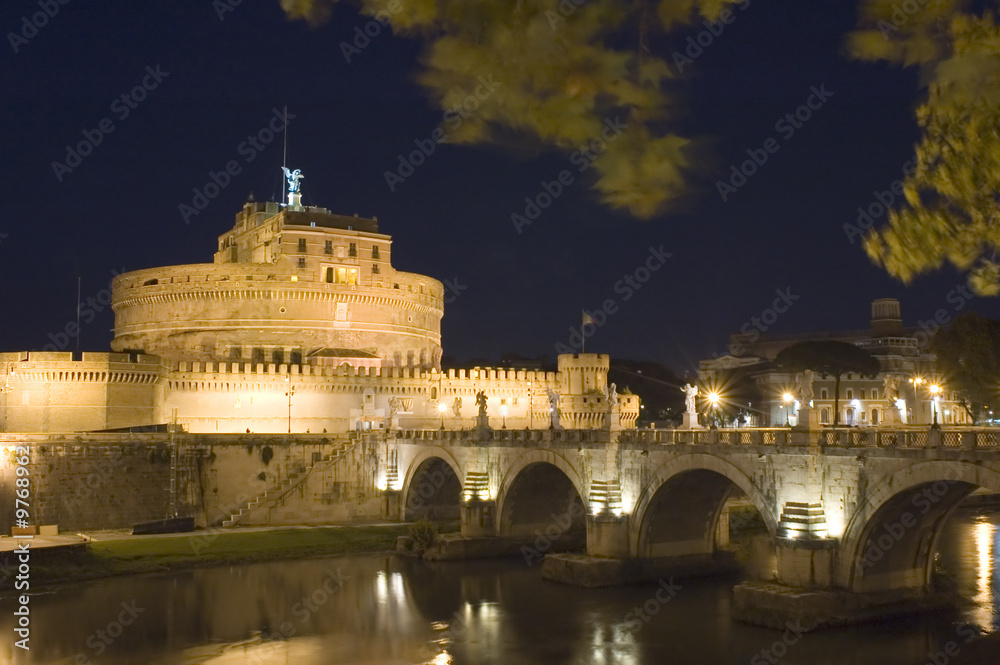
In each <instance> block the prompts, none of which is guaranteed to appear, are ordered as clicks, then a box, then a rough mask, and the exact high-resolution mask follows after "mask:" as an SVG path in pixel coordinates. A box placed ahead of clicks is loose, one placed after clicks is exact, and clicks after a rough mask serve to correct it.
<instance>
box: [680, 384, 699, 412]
mask: <svg viewBox="0 0 1000 665" xmlns="http://www.w3.org/2000/svg"><path fill="white" fill-rule="evenodd" d="M681 390H682V391H683V392H684V395H685V397H684V410H685V411H687V412H688V413H696V412H697V411H698V405H697V403H696V402H695V398H696V397H698V386H692V385H691V384H690V383H685V384H684V387H683V388H681Z"/></svg>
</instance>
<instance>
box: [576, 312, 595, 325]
mask: <svg viewBox="0 0 1000 665" xmlns="http://www.w3.org/2000/svg"><path fill="white" fill-rule="evenodd" d="M588 323H589V324H590V325H592V326H595V325H597V323H596V322H595V321H594V317H592V316H591V315H590V314H589V313H588V312H587V310H583V323H582V324H580V327H581V328H582V327H583V326H585V325H587V324H588Z"/></svg>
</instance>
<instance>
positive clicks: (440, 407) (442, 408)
mask: <svg viewBox="0 0 1000 665" xmlns="http://www.w3.org/2000/svg"><path fill="white" fill-rule="evenodd" d="M447 410H448V405H447V404H445V403H444V402H438V413H440V414H441V429H444V414H445V411H447Z"/></svg>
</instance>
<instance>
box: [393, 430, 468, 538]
mask: <svg viewBox="0 0 1000 665" xmlns="http://www.w3.org/2000/svg"><path fill="white" fill-rule="evenodd" d="M461 469H462V467H461V465H460V464H459V463H458V460H456V459H455V457H454V456H453V455H452V454H451V453H450V452H449V451H448V450H446V449H444V448H441V447H439V446H421V447H420V448H419V449H418V450H417V452H416V454H415V455H414V456H413V457H412V458H411V459H410V461H409V463H408V464H407V467H406V477H405V479H404V481H403V487H402V492H401V494H400V496H401V497H402V499H403V503H402V505H401V507H400V512H401V513H402V514H401V517H402V518H403V519H404V520H407V521H413V520H418V519H430V520H436V521H440V520H454V519H458V518H459V516H460V510H461V500H462V499H461V496H462V488H463V487H464V486H465V482H464V480H465V479H464V478H463V476H462V471H461Z"/></svg>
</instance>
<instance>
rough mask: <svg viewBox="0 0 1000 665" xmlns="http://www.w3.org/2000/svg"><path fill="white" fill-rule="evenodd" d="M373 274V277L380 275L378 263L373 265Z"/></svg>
mask: <svg viewBox="0 0 1000 665" xmlns="http://www.w3.org/2000/svg"><path fill="white" fill-rule="evenodd" d="M372 274H373V275H377V274H378V264H377V263H373V264H372Z"/></svg>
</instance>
